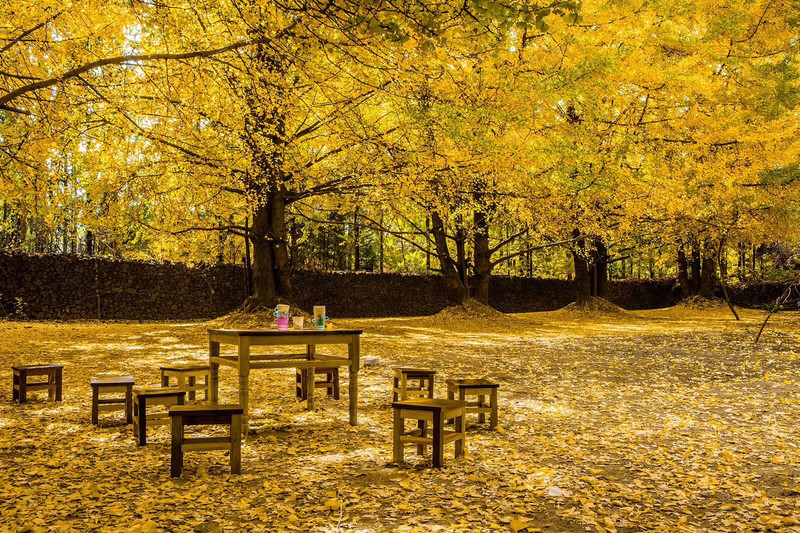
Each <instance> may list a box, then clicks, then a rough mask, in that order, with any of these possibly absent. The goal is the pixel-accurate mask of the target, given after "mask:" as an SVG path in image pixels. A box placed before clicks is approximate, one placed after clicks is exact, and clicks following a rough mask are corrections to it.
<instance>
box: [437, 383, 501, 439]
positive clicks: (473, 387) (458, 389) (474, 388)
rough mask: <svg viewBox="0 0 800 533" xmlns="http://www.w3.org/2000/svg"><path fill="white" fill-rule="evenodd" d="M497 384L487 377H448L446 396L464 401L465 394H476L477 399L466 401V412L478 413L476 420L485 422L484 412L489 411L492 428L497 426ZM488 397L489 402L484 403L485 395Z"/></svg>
mask: <svg viewBox="0 0 800 533" xmlns="http://www.w3.org/2000/svg"><path fill="white" fill-rule="evenodd" d="M499 387H500V385H499V384H497V383H495V382H493V381H489V380H488V379H448V380H447V397H448V398H449V399H451V400H452V399H453V398H455V396H456V395H458V399H459V400H461V401H462V402H463V401H466V397H467V396H477V397H478V401H476V402H469V401H467V412H468V413H478V422H479V423H481V424H483V423H485V422H486V413H489V426H490V427H491V428H492V429H495V428H496V427H497V389H498V388H499ZM487 396H488V397H489V403H488V404H487V403H486V397H487Z"/></svg>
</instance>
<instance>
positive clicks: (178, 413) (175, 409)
mask: <svg viewBox="0 0 800 533" xmlns="http://www.w3.org/2000/svg"><path fill="white" fill-rule="evenodd" d="M242 412H243V409H242V407H241V406H240V405H216V404H204V405H173V406H172V407H170V408H169V416H170V418H171V419H172V446H171V450H172V455H171V461H170V476H171V477H180V476H181V472H182V471H183V453H184V452H186V451H194V450H228V451H229V452H230V456H231V474H241V473H242ZM186 426H228V428H229V432H230V434H229V435H228V436H226V437H186V436H185V435H184V430H185V428H186Z"/></svg>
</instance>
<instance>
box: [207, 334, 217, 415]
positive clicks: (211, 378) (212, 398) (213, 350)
mask: <svg viewBox="0 0 800 533" xmlns="http://www.w3.org/2000/svg"><path fill="white" fill-rule="evenodd" d="M212 357H219V343H218V342H214V341H208V401H209V402H211V403H219V363H215V362H213V361H211V358H212Z"/></svg>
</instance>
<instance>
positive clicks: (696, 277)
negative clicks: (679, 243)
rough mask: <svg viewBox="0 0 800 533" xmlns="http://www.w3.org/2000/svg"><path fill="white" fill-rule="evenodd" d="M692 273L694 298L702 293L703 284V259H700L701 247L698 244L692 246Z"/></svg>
mask: <svg viewBox="0 0 800 533" xmlns="http://www.w3.org/2000/svg"><path fill="white" fill-rule="evenodd" d="M689 266H690V267H691V271H692V296H694V295H696V294H699V293H700V284H701V283H702V282H701V279H700V278H701V276H702V274H701V258H700V245H699V244H698V243H695V244H692V262H691V264H690V265H689Z"/></svg>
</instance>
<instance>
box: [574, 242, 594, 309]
mask: <svg viewBox="0 0 800 533" xmlns="http://www.w3.org/2000/svg"><path fill="white" fill-rule="evenodd" d="M572 260H573V264H574V265H575V303H576V304H578V305H584V304H586V303H588V302H589V301H591V299H592V277H591V273H590V271H589V261H588V260H587V259H586V258H585V257H583V256H582V255H581V253H580V252H577V251H573V252H572Z"/></svg>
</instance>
